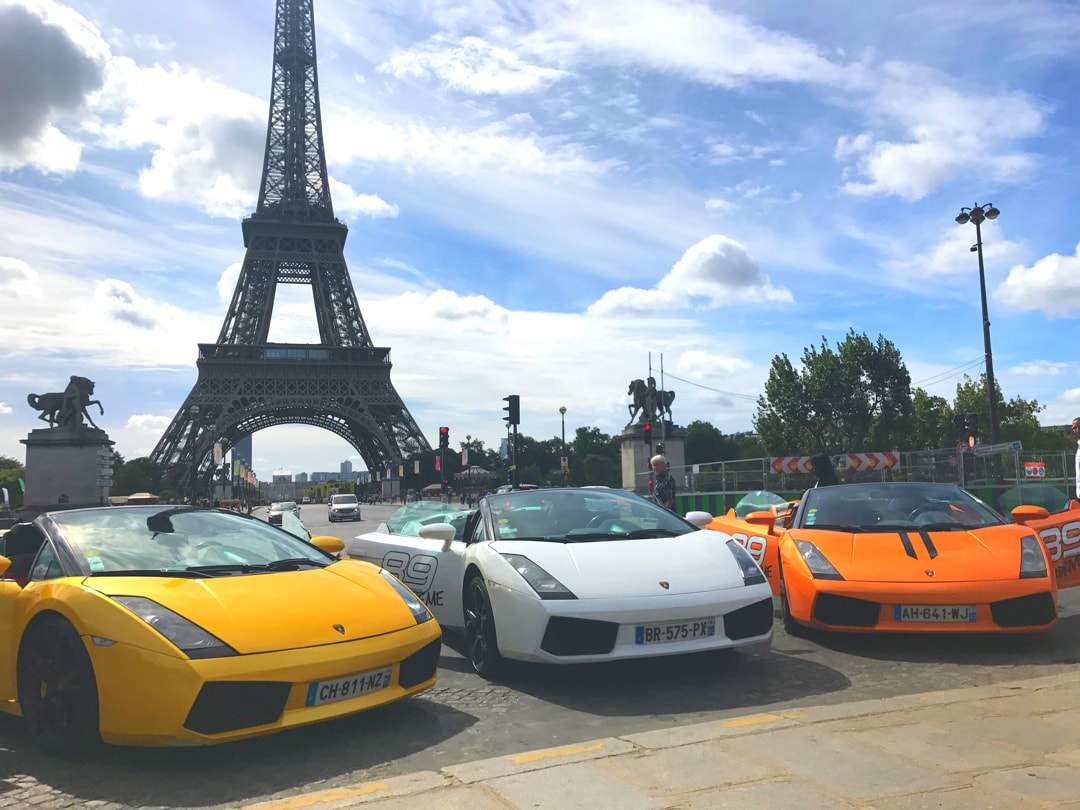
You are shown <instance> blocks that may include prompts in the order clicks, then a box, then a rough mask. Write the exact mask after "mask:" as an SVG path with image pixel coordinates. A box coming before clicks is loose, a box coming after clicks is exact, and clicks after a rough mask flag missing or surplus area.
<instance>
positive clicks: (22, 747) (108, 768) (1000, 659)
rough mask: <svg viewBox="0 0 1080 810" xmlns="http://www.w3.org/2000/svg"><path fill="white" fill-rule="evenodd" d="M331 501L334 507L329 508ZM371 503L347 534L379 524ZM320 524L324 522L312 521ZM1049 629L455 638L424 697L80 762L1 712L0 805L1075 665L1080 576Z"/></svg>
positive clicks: (335, 774)
mask: <svg viewBox="0 0 1080 810" xmlns="http://www.w3.org/2000/svg"><path fill="white" fill-rule="evenodd" d="M323 514H324V513H323ZM375 517H376V515H375V514H370V513H369V515H365V520H364V521H363V522H362V523H358V524H355V525H350V526H348V527H347V528H344V527H341V526H337V527H335V529H337V531H335V532H333V533H336V534H339V536H342V535H344V536H351V534H355V533H359V532H361V531H366V530H368V529H369V528H370V527H371V526H372V525H373V524H372V523H371V522H370V521H371V520H373V519H374V518H375ZM313 528H315V527H313ZM1061 604H1062V617H1063V618H1062V620H1061V621H1060V622H1059V623H1058V626H1057V627H1056V628H1055V629H1054V630H1053V631H1052V632H1051V633H1047V634H1045V635H1042V636H1035V637H1024V636H1003V637H983V638H963V637H961V638H956V637H952V638H944V637H932V638H926V637H923V638H919V637H886V636H880V637H873V636H870V637H858V636H853V637H840V638H831V637H824V638H823V637H817V638H815V639H813V640H800V639H793V638H789V637H787V636H786V635H785V634H784V633H783V630H782V629H781V627H780V624H779V622H778V623H777V629H776V636H775V639H774V644H773V650H772V651H771V652H768V653H763V654H758V655H735V656H730V655H716V654H704V655H693V656H682V657H679V658H668V659H661V660H651V661H638V662H626V663H621V664H618V665H606V664H605V665H599V666H592V667H584V666H574V667H523V668H518V669H517V670H516V671H515V672H514V673H513V674H512V676H511V678H510V679H508V680H507V681H506V682H504V683H489V682H487V681H484V680H482V679H480V678H478V677H476V676H475V675H473V674H472V673H471V670H470V669H469V667H468V665H467V663H466V662H465V660H464V659H463V658H462V657H461V654H460V643H459V642H458V641H457V640H456V639H454V638H453V637H448V639H447V642H448V643H447V644H445V645H444V653H443V657H442V659H441V660H440V671H439V682H438V684H437V685H436V686H435V687H434V688H433V689H431V690H429V691H428V692H426V693H424V694H423V695H422V696H419V697H416V698H413V699H411V700H408V701H404V702H401V703H397V704H394V705H391V706H386V707H382V708H379V709H376V710H373V711H371V712H367V713H364V714H361V715H357V716H354V717H351V718H344V719H341V720H337V721H334V722H330V723H325V724H321V725H317V726H312V727H308V728H303V729H297V730H294V731H290V732H286V733H283V734H278V735H273V736H270V737H264V738H261V739H257V740H251V741H248V742H244V743H237V744H233V745H228V746H215V747H208V748H175V749H137V748H116V747H106V748H104V749H102V750H101V751H100V752H98V753H96V754H94V755H92V756H90V757H89V758H87V759H85V760H80V761H61V760H55V759H50V758H48V757H44V756H42V755H41V754H39V753H37V752H36V751H35V750H34V749H33V748H32V747H31V746H30V745H29V744H28V742H27V741H26V740H25V738H24V736H23V734H22V727H21V721H20V720H19V719H17V718H12V717H7V716H0V808H3V809H4V810H6V809H7V808H26V807H41V808H63V807H100V808H109V810H112V808H116V809H117V810H119V809H120V808H123V810H129V808H130V809H131V810H134V808H149V807H161V808H185V807H192V808H207V809H209V808H213V809H214V810H218V808H231V807H236V806H238V805H240V804H244V803H249V802H254V801H259V800H266V799H272V798H281V797H289V796H296V795H298V794H301V793H305V792H308V791H312V790H321V789H326V788H333V787H346V786H349V785H355V784H357V783H359V782H363V781H365V780H371V779H387V778H392V777H395V776H400V775H403V774H410V773H415V772H419V771H438V770H439V769H440V768H443V767H446V766H450V765H455V764H458V763H463V762H472V761H476V760H481V759H486V758H490V757H497V756H501V755H505V754H512V753H516V752H522V751H531V750H535V749H538V748H545V747H551V746H560V745H569V744H575V743H579V742H580V741H581V740H595V739H600V738H605V737H612V736H620V735H627V734H637V733H643V732H648V731H654V730H658V729H665V728H672V727H677V726H681V725H684V724H688V723H696V722H702V721H709V720H722V719H725V718H733V717H739V716H743V715H747V714H749V713H753V712H757V711H778V710H780V709H787V708H796V707H805V706H820V705H830V704H837V703H847V702H850V701H856V700H870V699H875V698H884V697H890V696H896V695H913V694H918V693H923V692H932V691H937V690H941V689H952V688H958V687H966V686H980V685H986V684H992V683H999V682H1005V681H1018V680H1024V679H1031V678H1036V677H1040V676H1046V675H1054V674H1058V673H1063V672H1075V671H1076V664H1077V663H1078V662H1080V589H1075V590H1073V591H1065V592H1063V593H1062V598H1061Z"/></svg>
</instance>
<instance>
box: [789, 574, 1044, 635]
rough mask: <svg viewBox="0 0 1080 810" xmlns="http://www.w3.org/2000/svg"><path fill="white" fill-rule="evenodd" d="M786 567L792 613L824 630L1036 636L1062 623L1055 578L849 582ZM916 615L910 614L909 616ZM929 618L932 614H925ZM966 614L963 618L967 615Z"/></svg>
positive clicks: (800, 621) (799, 620)
mask: <svg viewBox="0 0 1080 810" xmlns="http://www.w3.org/2000/svg"><path fill="white" fill-rule="evenodd" d="M792 567H794V566H791V567H789V566H785V567H784V587H785V588H786V590H787V599H788V609H789V610H790V612H791V615H792V617H793V618H794V619H795V620H796V621H798V622H799V623H801V624H805V625H808V626H810V627H815V628H818V629H820V630H835V631H842V632H885V633H912V632H917V633H1033V632H1042V631H1045V630H1049V629H1050V628H1051V627H1053V626H1054V624H1056V623H1057V589H1056V588H1055V587H1054V583H1053V580H1052V579H1051V578H1050V577H1042V578H1039V579H1014V580H1002V581H993V582H987V581H982V582H849V581H846V580H831V579H814V578H812V577H811V576H810V575H809V573H806V572H803V571H792V570H791V568H792ZM905 606H907V607H913V606H918V607H921V606H942V607H959V608H969V609H970V608H974V617H975V618H974V620H972V619H971V618H970V610H969V611H967V614H968V617H967V618H965V619H962V620H955V621H928V620H920V619H901V618H898V616H897V608H898V607H901V608H902V607H905ZM908 613H910V611H908ZM924 613H926V612H924ZM964 613H965V611H963V610H961V611H959V612H958V614H957V615H961V616H962V615H963V614H964Z"/></svg>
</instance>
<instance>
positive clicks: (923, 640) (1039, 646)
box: [805, 615, 1080, 666]
mask: <svg viewBox="0 0 1080 810" xmlns="http://www.w3.org/2000/svg"><path fill="white" fill-rule="evenodd" d="M805 642H806V643H813V644H817V645H819V646H821V647H823V648H825V649H828V650H831V651H833V652H838V653H843V654H846V655H852V656H858V657H863V658H872V659H875V660H879V661H903V662H907V663H932V664H959V665H965V664H967V665H981V666H1008V665H1015V664H1024V665H1025V666H1033V665H1034V666H1038V665H1040V664H1041V665H1046V666H1050V665H1055V664H1075V663H1080V615H1073V616H1065V617H1064V618H1061V619H1059V620H1058V623H1057V624H1056V625H1055V626H1054V628H1053V629H1052V630H1050V631H1049V632H1046V633H1024V634H1015V633H1014V634H1010V633H993V634H981V633H980V634H975V633H879V634H873V633H826V632H821V631H816V630H813V631H811V632H810V633H808V635H807V638H806V639H805Z"/></svg>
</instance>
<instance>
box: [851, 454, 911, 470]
mask: <svg viewBox="0 0 1080 810" xmlns="http://www.w3.org/2000/svg"><path fill="white" fill-rule="evenodd" d="M843 459H844V469H845V470H846V471H848V472H866V471H868V470H891V469H892V468H893V467H895V466H897V465H898V464H899V463H900V455H899V454H898V453H847V454H846V455H844V457H843Z"/></svg>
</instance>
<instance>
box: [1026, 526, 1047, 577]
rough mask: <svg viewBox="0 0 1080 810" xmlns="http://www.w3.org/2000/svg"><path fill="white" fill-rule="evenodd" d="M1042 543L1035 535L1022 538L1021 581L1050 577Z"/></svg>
mask: <svg viewBox="0 0 1080 810" xmlns="http://www.w3.org/2000/svg"><path fill="white" fill-rule="evenodd" d="M1048 573H1049V572H1048V571H1047V570H1046V557H1044V556H1043V547H1042V543H1041V542H1040V541H1039V538H1038V537H1036V536H1035V535H1033V534H1029V535H1028V536H1027V537H1021V538H1020V579H1038V578H1039V577H1045V576H1047V575H1048Z"/></svg>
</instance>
